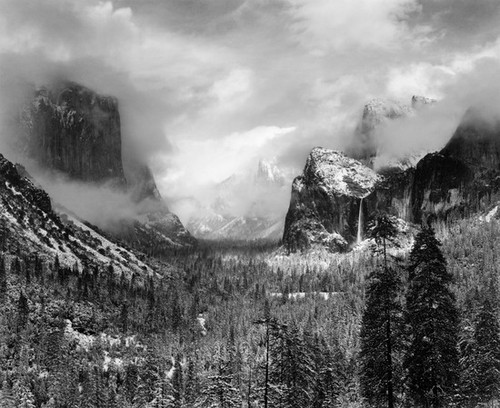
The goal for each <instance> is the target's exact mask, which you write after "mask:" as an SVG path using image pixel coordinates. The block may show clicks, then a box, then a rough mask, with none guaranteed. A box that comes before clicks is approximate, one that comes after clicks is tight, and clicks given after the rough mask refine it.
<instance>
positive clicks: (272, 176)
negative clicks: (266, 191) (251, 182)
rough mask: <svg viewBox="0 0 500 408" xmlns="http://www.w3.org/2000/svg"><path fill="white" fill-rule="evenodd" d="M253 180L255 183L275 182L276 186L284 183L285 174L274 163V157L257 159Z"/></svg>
mask: <svg viewBox="0 0 500 408" xmlns="http://www.w3.org/2000/svg"><path fill="white" fill-rule="evenodd" d="M255 180H256V182H257V183H264V184H276V185H278V186H282V185H284V184H285V176H284V175H283V172H282V171H281V170H280V169H279V167H278V166H277V165H276V159H272V160H264V159H261V160H259V164H258V166H257V174H256V178H255Z"/></svg>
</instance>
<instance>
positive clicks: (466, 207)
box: [283, 109, 500, 252]
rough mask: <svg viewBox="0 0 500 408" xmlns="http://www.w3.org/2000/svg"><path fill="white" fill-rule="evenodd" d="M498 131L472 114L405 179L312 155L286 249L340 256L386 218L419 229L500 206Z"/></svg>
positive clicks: (294, 201)
mask: <svg viewBox="0 0 500 408" xmlns="http://www.w3.org/2000/svg"><path fill="white" fill-rule="evenodd" d="M499 152H500V123H499V122H498V121H495V120H491V119H489V120H487V119H485V118H484V117H483V116H482V115H479V114H478V113H477V110H475V109H469V110H468V111H467V113H466V114H465V115H464V117H463V119H462V121H461V123H460V125H459V126H458V128H457V130H456V131H455V132H454V134H453V135H452V136H451V138H450V140H449V142H448V143H447V144H446V146H445V147H444V148H443V149H442V150H441V151H439V152H435V153H430V154H427V155H426V156H424V157H423V158H422V159H421V160H419V161H418V163H417V164H416V165H415V166H414V167H411V168H408V169H407V170H405V171H401V170H400V169H397V170H394V169H391V170H387V169H384V170H382V171H380V172H379V173H376V172H375V171H373V170H372V169H371V168H369V167H368V166H365V165H364V164H363V163H361V162H360V161H357V160H354V159H351V158H348V157H346V156H345V155H343V154H342V153H339V152H336V151H333V150H328V149H323V148H315V149H313V150H312V152H311V153H310V155H309V157H308V159H307V162H306V166H305V168H304V172H303V174H302V175H300V176H298V177H297V178H296V179H295V180H294V182H293V185H292V195H291V200H290V208H289V210H288V213H287V216H286V222H285V231H284V234H283V243H284V245H285V247H286V248H287V249H288V251H291V252H295V251H299V250H300V251H303V250H307V249H309V248H310V247H311V246H313V245H315V244H320V245H322V246H325V247H327V248H328V249H330V250H331V251H342V250H345V249H347V248H349V246H350V245H351V244H353V243H355V242H356V241H359V239H360V237H362V236H363V232H364V230H365V229H366V226H367V225H368V224H369V223H370V221H373V220H374V218H375V217H376V215H377V214H379V213H381V212H384V213H388V214H390V215H393V216H395V217H397V218H399V219H401V220H404V221H406V222H409V223H414V224H422V223H424V224H427V223H432V222H434V221H436V220H443V221H447V220H452V219H457V218H462V217H465V216H469V215H470V214H471V213H474V212H477V211H479V210H484V209H486V208H488V206H490V205H491V204H492V203H494V202H495V201H498V199H499V193H500V154H499Z"/></svg>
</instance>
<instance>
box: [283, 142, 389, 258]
mask: <svg viewBox="0 0 500 408" xmlns="http://www.w3.org/2000/svg"><path fill="white" fill-rule="evenodd" d="M379 181H380V176H379V175H377V173H375V172H374V171H373V170H372V169H370V168H368V167H366V166H364V165H363V164H362V163H360V162H359V161H357V160H354V159H352V158H349V157H347V156H345V155H344V154H343V153H340V152H337V151H334V150H329V149H324V148H321V147H316V148H314V149H313V150H312V151H311V153H310V155H309V157H308V158H307V162H306V166H305V168H304V171H303V173H302V175H300V176H298V177H296V178H295V180H294V181H293V185H292V197H291V200H290V207H289V209H288V213H287V216H286V220H285V232H284V235H283V242H284V244H285V246H286V247H287V248H288V249H289V250H290V251H297V250H303V249H308V248H310V247H311V246H313V245H316V244H320V245H324V246H326V247H328V248H329V249H330V250H332V251H339V250H344V249H346V248H347V247H348V245H349V243H352V242H354V240H355V239H356V237H357V224H358V217H359V213H360V206H361V205H362V200H363V199H364V198H365V197H367V196H368V195H369V194H370V193H372V192H373V190H374V189H375V187H376V185H377V183H378V182H379Z"/></svg>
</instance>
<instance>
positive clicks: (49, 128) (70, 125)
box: [22, 83, 126, 187]
mask: <svg viewBox="0 0 500 408" xmlns="http://www.w3.org/2000/svg"><path fill="white" fill-rule="evenodd" d="M22 119H23V122H24V125H25V126H24V128H25V129H26V133H27V134H26V137H25V140H24V144H25V151H27V152H28V155H29V156H30V157H31V158H33V159H35V161H36V162H38V164H39V165H40V166H42V167H43V168H48V169H54V170H57V171H60V172H62V173H64V174H67V175H68V176H70V177H71V178H72V179H74V180H81V181H85V182H93V183H104V182H111V183H112V184H113V185H116V186H121V187H125V185H126V181H125V176H124V173H123V166H122V160H121V154H122V152H121V131H120V114H119V111H118V102H117V100H116V99H115V98H112V97H107V96H100V95H97V94H96V93H95V92H93V91H91V90H89V89H87V88H85V87H82V86H80V85H77V84H73V83H67V84H64V85H63V86H61V87H59V89H55V90H51V91H49V90H47V89H40V90H38V91H37V92H36V94H35V98H34V99H33V101H32V103H31V104H29V105H28V106H27V107H26V108H25V109H24V111H23V116H22Z"/></svg>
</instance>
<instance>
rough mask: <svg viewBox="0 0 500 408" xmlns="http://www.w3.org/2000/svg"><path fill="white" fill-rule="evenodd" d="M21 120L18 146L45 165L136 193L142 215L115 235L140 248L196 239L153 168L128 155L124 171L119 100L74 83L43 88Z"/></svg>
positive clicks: (133, 195)
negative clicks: (169, 202) (162, 191)
mask: <svg viewBox="0 0 500 408" xmlns="http://www.w3.org/2000/svg"><path fill="white" fill-rule="evenodd" d="M21 122H22V129H23V130H24V132H23V133H24V135H23V136H24V137H22V138H21V139H20V140H19V141H18V144H19V145H20V148H21V150H22V151H23V152H25V153H26V154H27V155H28V156H29V157H30V158H31V159H33V160H34V161H35V162H36V163H38V165H39V166H40V167H42V168H44V169H48V170H55V171H57V172H61V173H63V174H65V175H67V176H69V178H70V179H71V180H75V181H81V182H86V183H91V184H97V185H101V184H106V186H109V187H111V188H117V189H119V190H121V191H123V192H126V193H130V194H131V198H132V201H133V202H134V203H135V204H136V206H137V209H136V211H137V214H136V217H133V218H131V219H124V220H123V221H122V222H120V225H119V226H116V225H113V228H112V229H113V233H115V235H118V236H119V237H120V238H125V239H128V240H129V241H132V242H136V243H138V244H140V245H139V247H140V249H149V248H151V247H152V246H156V247H161V248H167V247H169V246H183V245H193V244H194V243H195V240H194V239H193V238H192V237H191V235H190V234H189V232H187V230H186V229H185V228H184V227H183V225H182V224H181V222H180V221H179V219H178V218H177V216H175V215H174V214H172V213H170V211H169V210H168V207H167V205H166V203H165V202H164V201H163V200H162V198H161V195H160V193H159V191H158V188H157V187H156V183H155V180H154V177H153V174H152V173H151V170H150V169H149V167H148V166H147V165H146V164H144V163H142V162H141V161H140V160H138V159H137V158H135V157H128V158H127V169H126V172H125V171H124V165H123V161H122V139H121V129H120V113H119V109H118V101H117V100H116V98H114V97H109V96H101V95H98V94H97V93H95V92H94V91H92V90H90V89H88V88H85V87H83V86H81V85H79V84H75V83H71V82H67V83H62V84H59V85H58V86H55V87H53V88H51V89H50V90H49V89H45V88H42V89H39V90H38V91H36V92H35V96H34V98H33V100H32V101H31V102H30V103H29V104H27V105H26V106H25V107H24V109H23V111H22V114H21ZM129 156H130V154H129ZM138 220H140V221H138ZM117 231H118V232H117ZM152 240H156V244H155V243H154V242H153V241H152Z"/></svg>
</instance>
